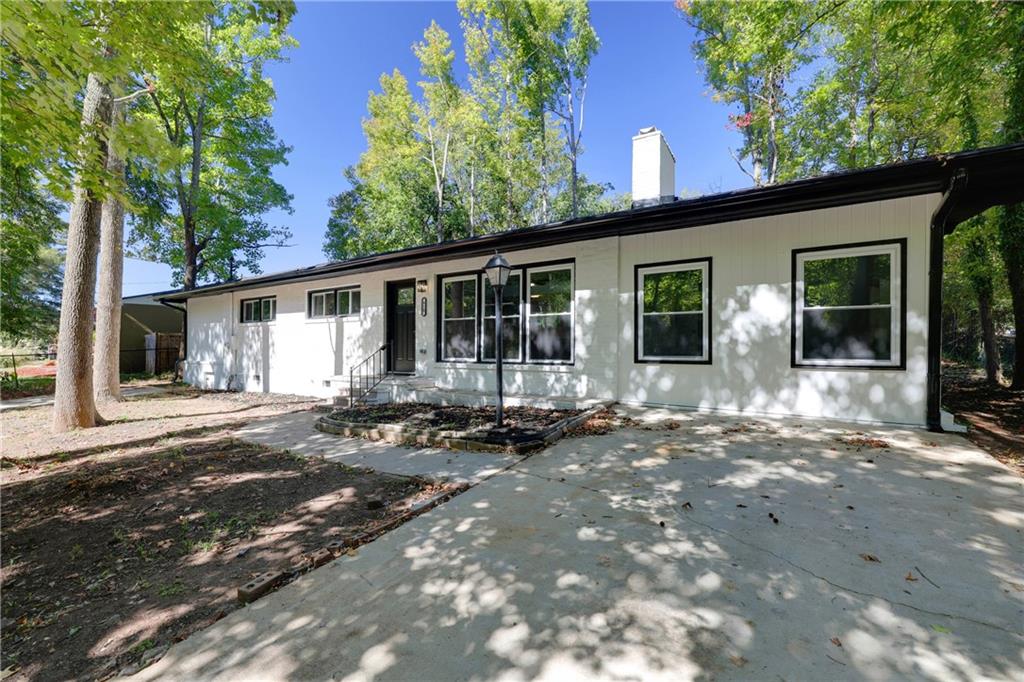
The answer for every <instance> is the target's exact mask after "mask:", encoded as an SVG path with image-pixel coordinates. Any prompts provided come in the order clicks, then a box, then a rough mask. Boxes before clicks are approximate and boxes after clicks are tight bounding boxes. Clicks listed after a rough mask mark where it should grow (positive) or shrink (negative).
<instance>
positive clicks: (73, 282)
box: [53, 74, 111, 432]
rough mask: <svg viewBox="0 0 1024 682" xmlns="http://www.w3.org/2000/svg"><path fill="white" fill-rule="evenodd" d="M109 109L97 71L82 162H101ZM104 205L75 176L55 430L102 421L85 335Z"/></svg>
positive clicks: (86, 108)
mask: <svg viewBox="0 0 1024 682" xmlns="http://www.w3.org/2000/svg"><path fill="white" fill-rule="evenodd" d="M110 113H111V95H110V87H109V86H108V85H107V84H106V83H104V82H103V81H101V80H100V78H99V77H98V76H97V75H96V74H89V78H88V81H87V83H86V88H85V99H84V100H83V102H82V130H83V133H82V135H83V138H82V139H83V142H84V143H85V145H84V146H85V147H86V151H85V152H84V153H83V166H86V167H89V166H92V167H93V168H97V167H98V168H103V167H104V165H105V163H106V155H107V143H106V140H105V139H104V133H105V131H104V130H103V128H104V127H106V126H107V125H109V123H110ZM89 147H92V149H91V150H89ZM90 152H91V153H90ZM93 154H98V158H99V160H100V162H99V163H96V162H90V161H89V158H88V157H91V156H92V155H93ZM102 205H103V202H102V200H101V199H100V198H98V197H97V196H96V195H95V193H94V192H93V191H92V190H91V189H89V188H87V187H85V186H83V179H82V177H81V176H79V178H78V181H77V182H76V183H75V188H74V193H73V198H72V201H71V211H70V217H69V219H68V238H67V255H66V257H65V261H64V289H63V294H62V297H61V308H60V331H59V332H58V334H57V382H56V387H55V390H54V395H53V430H54V431H57V432H60V431H67V430H69V429H73V428H76V427H89V426H95V425H96V424H97V423H102V421H103V420H102V418H101V417H100V416H99V413H98V412H97V411H96V402H95V400H94V399H93V393H92V343H90V338H89V337H90V333H91V332H92V324H93V296H94V295H95V292H96V253H97V251H98V250H99V245H100V216H101V213H102Z"/></svg>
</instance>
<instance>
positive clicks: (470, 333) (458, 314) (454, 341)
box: [441, 275, 477, 360]
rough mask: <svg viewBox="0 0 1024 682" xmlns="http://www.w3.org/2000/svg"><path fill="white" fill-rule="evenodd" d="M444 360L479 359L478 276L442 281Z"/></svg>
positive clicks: (442, 348)
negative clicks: (477, 334) (477, 335)
mask: <svg viewBox="0 0 1024 682" xmlns="http://www.w3.org/2000/svg"><path fill="white" fill-rule="evenodd" d="M441 289H442V296H443V300H442V307H441V359H442V360H476V329H477V317H476V292H477V276H476V275H467V276H461V277H449V278H446V279H443V280H441Z"/></svg>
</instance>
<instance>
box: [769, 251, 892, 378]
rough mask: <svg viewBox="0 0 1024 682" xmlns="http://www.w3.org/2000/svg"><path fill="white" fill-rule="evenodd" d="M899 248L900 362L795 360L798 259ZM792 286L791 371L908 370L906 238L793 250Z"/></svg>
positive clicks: (790, 284) (790, 325)
mask: <svg viewBox="0 0 1024 682" xmlns="http://www.w3.org/2000/svg"><path fill="white" fill-rule="evenodd" d="M892 244H896V245H897V246H899V257H900V265H899V268H900V270H899V272H900V317H899V322H900V339H899V349H900V360H899V362H898V363H891V364H874V365H867V364H843V363H835V364H831V363H830V364H807V363H801V362H797V360H796V344H797V338H796V303H797V300H796V289H797V287H796V278H797V273H796V271H797V267H796V263H797V257H798V256H800V255H802V254H805V253H816V252H827V251H839V250H842V249H857V248H866V247H871V246H889V245H892ZM789 286H790V290H791V291H790V299H791V300H790V310H789V366H790V368H792V369H816V370H824V371H829V370H835V369H857V370H872V371H879V370H880V371H883V372H891V371H894V370H897V371H902V370H906V369H907V238H906V237H901V238H899V239H879V240H876V241H870V242H853V243H848V244H829V245H828V246H812V247H807V248H803V249H793V251H792V255H791V260H790V274H789Z"/></svg>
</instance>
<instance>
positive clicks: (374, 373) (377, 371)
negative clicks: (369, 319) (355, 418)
mask: <svg viewBox="0 0 1024 682" xmlns="http://www.w3.org/2000/svg"><path fill="white" fill-rule="evenodd" d="M390 347H391V343H390V342H388V343H385V344H384V345H383V346H381V347H380V348H378V349H377V350H375V351H373V352H372V353H370V354H369V355H368V356H366V357H365V358H363V360H362V361H361V362H360V363H359V364H358V365H356V366H355V367H353V368H352V369H351V370H349V373H348V395H349V405H355V404H356V403H357V402H358V401H360V400H362V399H363V398H365V397H366V395H367V394H368V393H369V392H370V391H372V390H373V389H374V388H376V387H377V384H379V383H380V382H382V381H384V377H386V376H387V375H388V370H387V356H386V353H387V352H388V349H389V348H390ZM357 385H358V387H359V392H358V393H357V392H356V386H357Z"/></svg>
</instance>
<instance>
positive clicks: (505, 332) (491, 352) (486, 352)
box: [481, 272, 523, 362]
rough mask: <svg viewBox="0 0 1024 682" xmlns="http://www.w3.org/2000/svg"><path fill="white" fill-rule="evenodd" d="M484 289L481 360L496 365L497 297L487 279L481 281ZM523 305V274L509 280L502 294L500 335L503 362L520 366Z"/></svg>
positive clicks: (517, 273)
mask: <svg viewBox="0 0 1024 682" xmlns="http://www.w3.org/2000/svg"><path fill="white" fill-rule="evenodd" d="M481 279H482V280H483V283H484V284H483V287H484V314H483V320H482V327H483V329H482V330H481V338H482V339H483V348H482V349H481V356H482V358H483V359H484V360H488V361H494V359H495V358H496V357H497V343H495V339H496V337H495V334H494V318H495V305H494V303H495V300H494V299H495V295H494V289H493V288H492V287H491V283H490V282H488V281H487V278H486V277H483V278H481ZM522 304H523V276H522V273H520V272H512V273H510V274H509V276H508V283H507V284H506V285H505V286H504V287H503V288H502V290H501V335H502V343H503V345H502V359H503V360H511V361H512V362H517V361H519V360H521V359H522V343H520V330H521V328H522V319H523V318H522Z"/></svg>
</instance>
